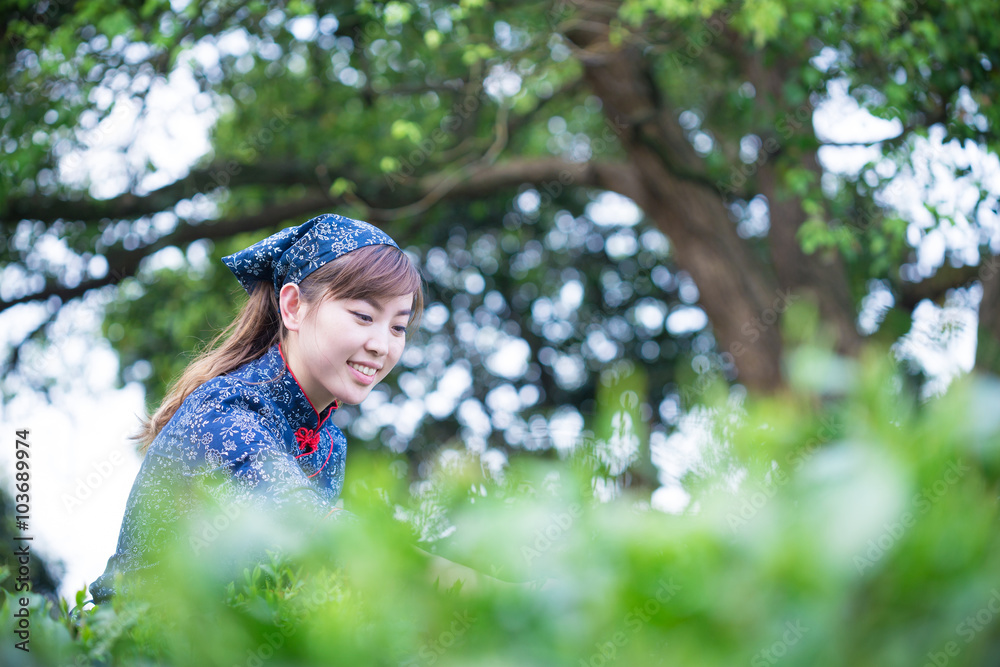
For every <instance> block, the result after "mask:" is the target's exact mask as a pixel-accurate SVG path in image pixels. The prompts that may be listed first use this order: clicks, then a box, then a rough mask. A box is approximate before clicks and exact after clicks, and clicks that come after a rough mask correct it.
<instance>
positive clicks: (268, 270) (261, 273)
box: [222, 213, 399, 294]
mask: <svg viewBox="0 0 1000 667" xmlns="http://www.w3.org/2000/svg"><path fill="white" fill-rule="evenodd" d="M370 245H390V246H392V247H394V248H399V246H398V245H396V242H395V241H393V240H392V238H390V237H389V235H388V234H386V233H385V232H383V231H382V230H381V229H379V228H377V227H375V226H374V225H371V224H369V223H367V222H361V221H360V220H352V219H351V218H345V217H344V216H342V215H336V214H333V213H326V214H323V215H320V216H317V217H315V218H313V219H312V220H310V221H308V222H304V223H302V224H301V225H299V226H297V227H288V228H286V229H283V230H281V231H280V232H278V233H277V234H273V235H272V236H268V237H267V238H266V239H264V240H262V241H258V242H257V243H255V244H253V245H252V246H250V247H249V248H246V249H245V250H241V251H239V252H237V253H233V254H232V255H229V256H228V257H223V258H222V261H223V263H225V265H226V266H228V267H229V270H230V271H232V272H233V274H234V275H235V276H236V278H237V279H238V280H239V281H240V284H241V285H243V289H245V290H246V291H247V293H251V292H252V291H253V287H254V284H255V283H257V282H259V281H262V280H264V281H270V282H271V283H272V284H273V285H274V291H275V294H278V293H280V292H281V288H282V287H283V286H284V285H285V284H286V283H291V284H294V285H297V284H299V283H300V282H302V279H303V278H305V277H306V276H308V275H309V274H310V273H312V272H313V271H315V270H316V269H318V268H319V267H321V266H323V265H324V264H326V263H328V262H331V261H333V260H335V259H337V258H338V257H340V256H341V255H344V254H346V253H349V252H351V251H352V250H357V249H358V248H363V247H365V246H370Z"/></svg>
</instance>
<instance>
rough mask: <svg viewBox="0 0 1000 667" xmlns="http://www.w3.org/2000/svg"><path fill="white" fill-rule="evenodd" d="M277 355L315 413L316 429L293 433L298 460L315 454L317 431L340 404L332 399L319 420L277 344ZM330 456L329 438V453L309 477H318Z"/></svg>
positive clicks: (314, 408)
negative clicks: (298, 450) (300, 451)
mask: <svg viewBox="0 0 1000 667" xmlns="http://www.w3.org/2000/svg"><path fill="white" fill-rule="evenodd" d="M278 354H280V355H281V360H282V361H283V362H284V363H285V368H287V369H288V374H289V375H291V376H292V379H293V380H295V384H297V385H298V387H299V391H301V392H302V395H303V396H305V397H306V400H307V401H308V402H309V407H311V408H312V409H313V412H315V413H316V419H317V424H316V428H313V429H311V428H306V427H305V426H302V427H299V429H298V430H297V431H295V441H296V442H297V443H298V445H299V449H301V450H302V453H301V454H297V455H296V456H295V458H297V459H298V458H302V457H303V456H309V455H311V454H314V453H316V449H318V448H319V440H320V435H319V433H320V431H319V429H320V427H321V426H322V425H323V422H325V421H326V420H327V419H329V417H330V415H332V414H333V412H334V410H336V409H337V408H339V407H340V402H339V401H338V400H337V399H333V404H332V409H330V410H327V413H326V416H325V417H323V418H322V419H320V416H319V410H317V409H316V406H315V405H313V402H312V399H310V398H309V394H307V393H306V390H305V389H303V388H302V383H301V382H299V379H298V378H297V377H295V373H294V372H293V371H292V367H291V366H289V365H288V361H287V360H286V359H285V353H284V351H282V349H281V344H280V343H279V344H278ZM332 454H333V439H332V438H331V439H330V451H329V452H327V454H326V460H325V461H323V465H321V466H320V467H319V468H318V469H317V470H316V472H314V473H313V474H311V475H309V477H315V476H316V475H318V474H319V471H320V470H322V469H323V468H325V467H326V464H327V463H328V462H329V461H330V456H331V455H332Z"/></svg>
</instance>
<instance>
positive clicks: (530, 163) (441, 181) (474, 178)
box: [0, 158, 638, 312]
mask: <svg viewBox="0 0 1000 667" xmlns="http://www.w3.org/2000/svg"><path fill="white" fill-rule="evenodd" d="M450 181H453V182H450ZM295 182H299V181H295ZM637 182H638V176H637V175H636V174H635V173H634V170H633V168H632V167H631V166H630V165H628V164H625V163H621V164H619V163H578V162H568V161H566V160H562V159H559V158H537V159H520V160H512V161H509V162H503V163H499V164H490V165H485V166H483V165H480V166H479V167H477V168H475V169H472V170H470V171H469V172H468V173H462V174H460V177H459V178H457V179H456V176H455V175H454V174H436V175H434V176H428V177H424V178H423V179H420V181H419V182H418V183H417V184H416V187H414V188H411V189H407V190H405V191H403V192H397V193H395V194H394V193H393V192H391V191H389V192H387V191H386V190H390V189H395V188H392V186H391V184H388V182H387V184H386V185H385V186H384V187H383V189H382V190H383V192H382V195H381V196H380V197H379V200H380V201H393V200H396V201H399V200H401V199H402V196H403V194H404V193H405V194H410V195H411V196H412V195H413V194H414V193H415V194H416V195H417V197H418V198H423V197H427V196H431V195H435V194H438V193H437V191H438V190H439V189H444V192H441V193H440V194H439V195H438V200H440V199H446V198H447V199H461V198H470V199H471V198H477V197H485V196H489V195H495V194H496V193H497V192H498V191H501V190H505V189H511V188H515V187H517V186H520V185H523V184H525V183H530V184H534V185H537V186H538V187H539V189H540V190H542V191H543V193H544V192H549V193H551V192H552V191H554V190H555V189H557V188H558V190H559V191H560V192H562V191H563V190H564V189H566V188H569V187H601V188H605V189H608V190H612V191H615V192H618V193H620V194H623V195H625V196H628V197H633V198H635V197H637V196H638V191H637V190H636V189H635V186H634V184H635V183H637ZM175 186H177V184H172V185H170V186H166V187H164V188H161V190H159V191H157V192H158V193H161V194H160V196H161V197H162V196H163V195H162V191H164V190H167V189H169V188H173V187H175ZM446 186H447V187H446ZM151 196H152V195H151ZM129 197H130V196H129V195H124V196H123V197H119V198H117V199H116V200H114V201H116V202H117V203H116V204H114V206H117V207H119V210H123V209H124V208H126V207H128V206H132V207H133V209H132V210H134V208H135V206H136V205H137V204H136V202H135V200H136V199H139V200H145V201H144V204H143V205H147V206H148V205H149V201H148V197H147V198H136V197H134V196H131V197H132V199H131V201H130V200H129ZM108 201H109V202H110V201H113V200H108ZM345 201H346V200H345V199H341V198H336V197H333V196H331V195H330V194H329V191H328V189H327V188H321V187H320V188H315V189H314V190H312V191H311V192H309V193H308V194H306V195H305V196H303V197H300V198H297V199H296V200H294V201H291V202H284V203H280V204H275V205H273V206H270V207H268V208H266V209H264V210H262V211H260V212H258V213H254V214H250V215H240V216H234V217H229V218H224V219H221V220H217V221H215V222H205V223H201V224H190V223H183V222H182V224H181V225H180V226H178V228H177V229H176V230H175V231H173V232H171V233H169V234H166V235H164V236H163V237H161V238H159V239H157V240H156V241H155V242H153V243H151V244H149V245H146V246H143V247H141V248H137V249H135V250H124V249H121V248H119V247H115V248H111V249H109V250H108V251H107V252H105V253H104V257H105V258H106V259H107V261H108V265H109V270H108V273H107V274H106V275H104V276H103V277H101V278H93V279H90V280H85V281H82V282H80V283H79V284H77V285H73V286H66V285H61V284H59V282H58V281H57V280H56V279H55V278H49V279H48V280H47V281H46V284H45V286H44V287H43V288H42V289H41V290H40V291H38V292H34V293H32V294H26V295H23V296H20V297H17V298H14V299H11V300H9V301H0V312H2V311H3V310H6V309H7V308H10V307H12V306H15V305H18V304H21V303H29V302H32V301H40V300H45V299H49V298H51V297H58V298H59V299H61V300H62V301H64V302H65V301H67V300H69V299H73V298H76V297H79V296H82V295H83V294H84V293H86V292H88V291H89V290H92V289H97V288H99V287H105V286H107V285H115V284H118V283H119V282H121V280H123V279H124V278H128V277H131V276H134V275H135V274H136V273H137V272H138V270H139V266H140V264H141V262H142V260H143V259H145V258H146V257H148V256H150V255H152V254H153V253H155V252H157V251H159V250H162V249H163V248H167V247H169V246H185V245H187V244H189V243H191V242H193V241H197V240H200V239H211V240H215V239H221V238H227V237H230V236H232V235H234V234H237V233H241V232H248V231H255V230H258V229H265V228H269V227H275V226H278V225H280V224H282V223H285V222H289V221H299V222H301V221H302V220H304V219H305V218H307V217H309V216H311V215H314V214H319V213H322V212H324V211H328V210H330V209H331V208H333V207H335V206H342V205H343V204H344V203H345ZM359 201H360V200H359ZM62 203H63V204H64V205H66V206H69V204H71V203H72V202H62ZM352 203H353V202H352ZM174 204H176V201H173V202H169V203H168V204H167V205H166V207H165V208H169V207H170V206H172V205H174ZM417 204H419V202H417ZM415 205H416V204H407V205H405V206H401V207H399V208H396V209H377V208H372V207H367V206H366V205H364V204H363V203H362V206H363V207H365V208H366V209H367V210H365V211H363V217H365V218H366V219H367V220H369V221H370V222H373V223H378V224H385V223H392V222H393V221H394V220H397V219H399V218H400V217H403V213H404V212H405V213H408V214H410V215H412V214H413V213H412V211H411V210H410V209H411V208H412V207H413V206H415ZM49 210H53V208H50V209H49ZM159 210H162V209H159ZM149 212H154V211H153V210H152V209H150V211H149ZM394 236H396V237H397V239H398V240H402V238H403V235H398V234H394Z"/></svg>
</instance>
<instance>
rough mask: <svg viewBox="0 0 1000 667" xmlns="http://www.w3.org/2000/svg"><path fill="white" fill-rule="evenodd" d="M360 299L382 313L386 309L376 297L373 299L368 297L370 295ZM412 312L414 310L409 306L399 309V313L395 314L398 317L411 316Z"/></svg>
mask: <svg viewBox="0 0 1000 667" xmlns="http://www.w3.org/2000/svg"><path fill="white" fill-rule="evenodd" d="M359 300H360V301H364V302H365V303H367V304H368V305H369V306H371V307H372V308H374V309H375V310H377V311H378V312H380V313H381V312H383V311H384V310H385V309H384V308H383V307H382V304H380V303H379V302H378V301H376V300H375V299H371V298H368V297H363V298H361V299H359ZM412 312H413V311H412V310H410V309H408V308H407V309H406V310H401V311H399V312H398V313H396V315H395V316H396V317H404V316H405V317H409V316H410V314H411V313H412Z"/></svg>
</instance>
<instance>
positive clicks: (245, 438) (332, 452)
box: [90, 345, 347, 602]
mask: <svg viewBox="0 0 1000 667" xmlns="http://www.w3.org/2000/svg"><path fill="white" fill-rule="evenodd" d="M335 409H336V403H334V405H332V406H330V407H329V408H326V409H324V410H323V412H322V413H321V414H320V413H318V412H317V411H316V409H315V408H314V407H313V405H312V403H310V401H309V398H308V397H307V396H306V395H305V393H304V392H303V391H302V388H301V387H300V386H299V384H298V382H297V381H296V380H295V377H294V376H293V375H292V373H291V371H290V370H289V369H288V368H287V366H286V364H285V361H284V358H283V357H282V354H281V350H280V348H279V346H277V345H276V346H274V347H272V348H271V349H270V350H268V351H267V352H266V353H265V354H264V356H262V357H261V358H260V359H258V360H256V361H252V362H250V363H247V364H245V365H244V366H242V367H240V368H239V369H237V370H235V371H233V372H232V373H229V374H227V375H223V376H220V377H216V378H213V379H212V380H209V381H208V382H206V383H204V384H202V385H201V386H200V387H198V388H197V389H196V390H195V391H193V392H192V393H191V394H190V395H189V396H188V397H187V398H186V399H185V400H184V402H183V403H182V404H181V407H180V408H179V409H178V410H177V412H176V413H175V414H174V416H173V417H172V418H171V420H170V421H169V422H168V423H167V424H166V426H165V427H164V428H163V430H162V431H161V432H160V433H159V435H157V437H156V439H155V440H154V441H153V443H152V444H151V446H150V448H149V450H148V452H147V453H146V457H145V459H144V460H143V463H142V467H141V468H140V470H139V474H138V475H137V476H136V479H135V482H134V484H133V486H132V491H131V493H130V494H129V498H128V502H127V504H126V509H125V516H124V518H123V520H122V528H121V533H120V535H119V538H118V547H117V550H116V552H115V554H114V555H113V556H112V557H111V558H110V560H109V561H108V566H107V569H106V571H105V573H104V574H103V575H102V576H101V577H100V578H98V579H97V581H95V582H94V583H93V585H92V586H91V587H90V591H91V593H92V594H93V596H94V600H95V602H103V601H105V600H107V599H108V598H109V597H110V596H111V595H112V594H113V593H114V588H113V586H114V583H115V576H116V575H117V574H122V575H123V577H125V580H127V579H128V577H130V576H131V575H134V574H141V573H143V572H145V571H149V570H150V569H151V568H153V567H154V566H155V565H156V555H157V553H158V552H159V550H160V548H162V547H163V546H165V545H166V544H169V543H170V542H172V541H176V540H184V541H186V538H187V537H188V536H187V535H184V534H183V528H182V526H183V523H182V522H183V521H184V520H185V519H190V518H191V517H192V516H194V515H195V513H197V512H200V511H203V510H204V504H205V502H204V495H203V494H204V493H206V492H207V493H208V494H209V496H210V497H211V499H212V501H214V502H217V503H218V504H219V505H220V506H221V507H222V508H226V507H233V506H238V507H240V508H242V509H243V510H246V511H250V512H255V511H271V510H278V511H285V510H289V509H293V510H294V511H296V512H297V513H298V514H300V515H301V514H303V513H304V514H305V515H306V516H307V517H315V518H316V519H321V518H323V517H326V516H329V515H330V514H331V512H333V513H334V515H335V516H336V515H342V514H346V512H335V511H334V510H336V509H337V508H336V507H335V505H334V503H335V502H336V501H337V498H338V497H339V496H340V491H341V486H342V484H343V479H344V462H345V458H346V454H347V440H346V438H345V437H344V434H343V433H342V432H341V430H340V429H339V428H337V427H336V426H335V425H334V424H333V421H332V419H330V418H329V417H330V415H331V414H332V413H333V410H335ZM296 432H298V433H299V437H298V438H296ZM303 434H306V436H307V437H305V438H303ZM300 442H301V443H302V444H301V445H300Z"/></svg>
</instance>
